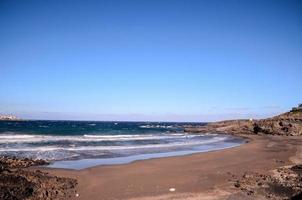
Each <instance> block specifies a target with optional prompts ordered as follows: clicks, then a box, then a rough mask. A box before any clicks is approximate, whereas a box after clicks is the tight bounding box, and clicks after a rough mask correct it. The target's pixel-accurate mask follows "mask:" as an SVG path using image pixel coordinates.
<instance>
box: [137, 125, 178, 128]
mask: <svg viewBox="0 0 302 200" xmlns="http://www.w3.org/2000/svg"><path fill="white" fill-rule="evenodd" d="M139 127H140V128H174V126H172V125H141V126H139Z"/></svg>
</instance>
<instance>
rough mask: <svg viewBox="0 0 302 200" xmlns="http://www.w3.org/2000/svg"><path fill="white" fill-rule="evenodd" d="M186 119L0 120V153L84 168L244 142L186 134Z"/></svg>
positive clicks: (206, 149) (180, 153)
mask: <svg viewBox="0 0 302 200" xmlns="http://www.w3.org/2000/svg"><path fill="white" fill-rule="evenodd" d="M185 124H189V123H163V122H95V121H0V155H8V156H16V157H19V158H24V157H27V158H33V159H45V160H48V161H51V162H52V164H51V165H49V167H57V168H71V169H83V168H86V167H91V166H95V165H110V164H122V163H128V162H132V161H135V160H142V159H149V158H158V157H167V156H176V155H186V154H192V153H197V152H205V151H212V150H219V149H224V148H230V147H234V146H238V145H240V144H242V143H244V141H243V140H242V139H239V138H235V137H232V136H227V135H220V134H219V135H218V134H215V133H208V134H198V135H192V134H187V133H185V132H184V129H183V125H185Z"/></svg>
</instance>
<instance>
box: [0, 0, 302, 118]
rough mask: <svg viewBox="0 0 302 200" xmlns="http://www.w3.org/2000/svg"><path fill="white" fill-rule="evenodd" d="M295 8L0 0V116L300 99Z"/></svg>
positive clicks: (286, 105)
mask: <svg viewBox="0 0 302 200" xmlns="http://www.w3.org/2000/svg"><path fill="white" fill-rule="evenodd" d="M301 10H302V3H301V1H291V0H288V1H283V0H282V1H278V0H272V1H269V0H266V1H253V0H250V1H247V0H241V1H231V0H225V1H218V0H208V1H197V0H183V1H177V0H171V1H169V0H161V1H154V0H152V1H143V0H137V1H131V0H130V1H71V0H70V1H38V0H37V1H14V0H7V1H5V0H2V1H1V2H0V27H1V28H0V76H1V77H0V113H2V114H15V115H18V116H20V117H23V118H30V119H83V120H143V121H145V120H152V121H215V120H220V119H231V118H242V117H244V118H246V117H248V118H249V117H258V118H259V117H266V116H271V115H274V114H277V113H280V112H284V111H286V110H288V109H290V108H291V107H292V106H295V105H296V104H298V103H300V102H302V92H301V91H302V78H301V77H302V55H301V54H302V37H301V36H302V12H301Z"/></svg>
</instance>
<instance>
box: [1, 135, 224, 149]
mask: <svg viewBox="0 0 302 200" xmlns="http://www.w3.org/2000/svg"><path fill="white" fill-rule="evenodd" d="M227 138H228V137H213V138H212V139H208V140H200V141H187V142H186V141H184V142H174V143H168V144H147V145H132V146H78V147H74V146H71V147H67V146H66V147H60V146H39V147H19V148H0V152H14V151H56V150H59V151H97V150H131V149H151V148H152V149H153V148H170V147H180V146H183V147H184V146H196V145H205V144H212V143H217V142H221V141H224V140H226V139H227Z"/></svg>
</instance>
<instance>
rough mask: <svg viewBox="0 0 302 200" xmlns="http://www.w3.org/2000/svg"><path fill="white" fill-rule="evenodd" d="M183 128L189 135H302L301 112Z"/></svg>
mask: <svg viewBox="0 0 302 200" xmlns="http://www.w3.org/2000/svg"><path fill="white" fill-rule="evenodd" d="M184 128H185V131H186V132H191V133H209V132H215V133H225V134H233V135H237V134H270V135H302V110H295V111H290V112H286V113H283V114H281V115H278V116H275V117H272V118H267V119H261V120H228V121H221V122H213V123H208V124H207V125H205V126H198V125H196V126H192V125H190V126H185V127H184Z"/></svg>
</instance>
